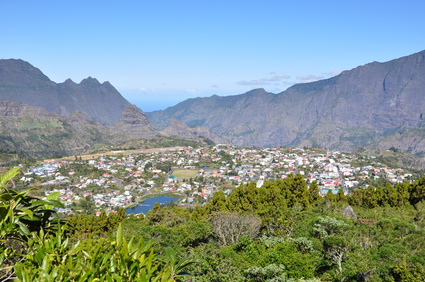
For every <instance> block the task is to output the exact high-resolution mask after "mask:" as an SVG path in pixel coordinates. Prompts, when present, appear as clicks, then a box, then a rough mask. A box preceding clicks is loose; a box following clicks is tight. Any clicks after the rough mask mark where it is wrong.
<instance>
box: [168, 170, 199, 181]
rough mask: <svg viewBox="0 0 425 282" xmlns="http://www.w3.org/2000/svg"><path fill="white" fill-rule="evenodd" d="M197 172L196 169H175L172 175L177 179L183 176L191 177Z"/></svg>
mask: <svg viewBox="0 0 425 282" xmlns="http://www.w3.org/2000/svg"><path fill="white" fill-rule="evenodd" d="M197 173H198V170H197V169H176V170H174V172H173V175H174V177H175V178H177V179H184V178H191V177H192V178H193V177H195V176H196V174H197Z"/></svg>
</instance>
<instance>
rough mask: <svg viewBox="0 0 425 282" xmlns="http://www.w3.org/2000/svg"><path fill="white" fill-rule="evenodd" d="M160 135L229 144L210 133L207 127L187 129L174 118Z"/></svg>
mask: <svg viewBox="0 0 425 282" xmlns="http://www.w3.org/2000/svg"><path fill="white" fill-rule="evenodd" d="M161 134H162V135H164V136H177V137H180V138H183V139H188V140H198V139H199V138H200V137H204V138H208V139H210V140H211V141H213V142H214V143H216V144H220V143H222V144H223V143H224V144H226V143H229V141H228V140H226V139H224V138H223V137H221V136H218V135H217V134H214V133H212V132H211V131H210V130H209V129H208V128H207V127H204V126H195V127H188V126H187V125H186V124H184V123H183V122H181V121H178V120H176V119H175V118H171V120H170V123H169V124H168V126H167V127H166V128H165V129H164V130H162V131H161Z"/></svg>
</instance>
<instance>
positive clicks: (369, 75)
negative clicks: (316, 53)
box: [146, 51, 425, 157]
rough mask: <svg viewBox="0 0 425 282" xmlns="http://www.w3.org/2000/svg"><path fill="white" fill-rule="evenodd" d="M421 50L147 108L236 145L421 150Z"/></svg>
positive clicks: (424, 92)
mask: <svg viewBox="0 0 425 282" xmlns="http://www.w3.org/2000/svg"><path fill="white" fill-rule="evenodd" d="M424 112H425V51H422V52H419V53H416V54H413V55H410V56H406V57H402V58H399V59H396V60H392V61H389V62H385V63H378V62H373V63H370V64H367V65H364V66H359V67H357V68H355V69H352V70H349V71H344V72H342V73H341V74H339V75H337V76H335V77H332V78H329V79H325V80H321V81H316V82H311V83H303V84H297V85H294V86H292V87H290V88H288V89H287V90H286V91H283V92H281V93H279V94H272V93H268V92H266V91H265V90H264V89H256V90H252V91H249V92H247V93H245V94H241V95H235V96H226V97H220V96H217V95H214V96H211V97H208V98H194V99H188V100H186V101H184V102H181V103H179V104H177V105H176V106H174V107H170V108H168V109H166V110H163V111H155V112H151V113H146V114H147V116H148V117H149V118H151V120H152V122H153V123H154V124H155V126H157V127H158V128H164V127H165V126H167V124H168V122H169V120H171V119H176V120H179V121H181V122H183V123H185V124H187V125H189V126H204V127H207V128H209V129H210V130H211V131H212V132H213V133H215V134H218V135H221V136H222V137H224V138H227V139H228V140H230V141H231V142H232V143H234V144H236V145H242V146H259V147H274V146H289V147H292V146H309V147H324V148H327V149H332V150H343V151H355V150H358V149H359V148H366V149H368V148H385V149H388V148H390V147H395V148H398V149H401V150H405V151H408V152H410V153H413V154H416V155H418V156H422V157H423V155H424V152H425V139H424V138H425V126H424V118H425V115H424Z"/></svg>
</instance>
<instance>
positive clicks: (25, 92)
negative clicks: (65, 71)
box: [0, 59, 129, 125]
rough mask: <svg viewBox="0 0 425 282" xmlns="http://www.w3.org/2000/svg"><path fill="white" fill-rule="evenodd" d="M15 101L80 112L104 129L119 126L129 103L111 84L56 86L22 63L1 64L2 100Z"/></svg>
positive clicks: (87, 82) (89, 81)
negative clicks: (103, 126) (104, 126)
mask: <svg viewBox="0 0 425 282" xmlns="http://www.w3.org/2000/svg"><path fill="white" fill-rule="evenodd" d="M7 99H11V100H13V101H15V102H17V103H25V104H28V105H32V106H37V107H42V108H44V109H46V110H47V111H49V112H56V113H58V114H60V115H62V116H70V115H72V114H74V113H75V112H76V111H80V112H81V113H82V114H83V115H84V116H85V117H86V118H87V119H89V120H91V121H96V122H100V123H101V124H103V125H112V124H116V123H118V121H119V120H120V118H121V113H122V112H123V110H124V109H125V107H126V106H127V105H129V102H128V101H127V100H125V99H124V98H123V97H122V96H121V94H120V93H119V92H118V91H117V90H116V89H115V88H114V87H113V86H112V85H111V84H110V83H109V82H104V83H103V84H100V83H99V82H98V81H97V80H96V79H94V78H91V77H89V78H87V79H84V80H83V81H81V83H80V84H77V83H74V82H73V81H72V80H70V79H68V80H66V81H65V82H64V83H59V84H56V83H55V82H53V81H51V80H50V79H49V78H48V77H47V76H45V75H44V74H43V73H42V72H41V71H40V70H39V69H37V68H35V67H33V66H32V65H30V64H29V63H27V62H25V61H22V60H14V59H10V60H0V100H7Z"/></svg>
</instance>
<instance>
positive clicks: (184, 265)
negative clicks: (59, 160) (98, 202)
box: [0, 169, 425, 281]
mask: <svg viewBox="0 0 425 282" xmlns="http://www.w3.org/2000/svg"><path fill="white" fill-rule="evenodd" d="M16 174H17V169H13V170H12V171H10V172H8V173H6V174H5V175H2V176H1V178H0V183H1V185H2V191H1V195H0V199H1V203H0V204H1V205H0V224H1V226H0V228H1V229H0V230H1V233H0V249H1V252H0V254H1V255H0V261H1V265H2V267H1V271H2V272H1V280H7V279H10V278H17V279H18V280H21V281H300V279H301V280H302V281H423V277H425V241H424V240H423V238H424V236H425V202H424V200H425V178H423V179H421V180H419V181H416V182H413V183H407V182H406V183H399V184H396V185H395V186H391V185H389V184H388V185H386V186H383V187H373V186H370V187H369V188H367V189H359V190H356V191H355V192H354V193H353V194H352V195H350V196H346V195H344V194H343V193H342V192H341V193H338V194H336V195H334V194H331V193H330V194H327V195H326V196H324V197H323V198H322V197H321V196H319V194H318V189H317V185H316V183H315V182H312V184H311V185H309V186H308V185H307V183H306V182H305V181H304V179H303V178H302V176H301V175H292V174H291V175H290V176H289V177H288V178H286V179H285V180H277V181H273V182H266V183H265V184H264V185H263V186H262V187H261V188H256V185H255V184H254V183H251V184H246V185H244V184H242V185H240V186H239V187H237V188H235V189H234V190H233V191H232V192H231V193H230V194H229V195H227V196H226V195H225V194H224V193H223V192H220V191H219V192H217V193H216V194H215V195H214V197H213V198H212V200H210V201H209V202H208V203H207V204H206V205H205V206H202V207H201V206H195V207H194V208H184V209H183V208H179V207H177V206H170V207H160V206H159V205H156V206H155V207H154V209H153V210H152V211H150V212H149V213H148V214H147V215H146V217H144V216H141V217H140V218H138V217H136V216H131V217H130V218H127V217H126V216H125V214H124V212H123V210H121V211H120V212H118V213H117V214H110V215H106V214H105V213H102V214H101V215H100V216H98V217H96V216H94V215H85V214H81V215H73V216H71V217H69V218H67V219H62V220H60V219H52V217H51V216H52V215H54V214H55V212H54V206H56V207H60V206H61V203H60V202H58V201H57V200H55V196H57V195H55V193H53V194H51V196H49V197H48V198H47V199H46V200H43V201H42V200H38V199H36V198H33V197H31V196H30V194H31V191H15V190H13V189H11V187H9V185H7V184H6V183H7V182H8V181H9V180H11V179H12V178H13V177H14V176H16ZM93 279H94V280H93ZM97 279H99V280H97Z"/></svg>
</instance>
